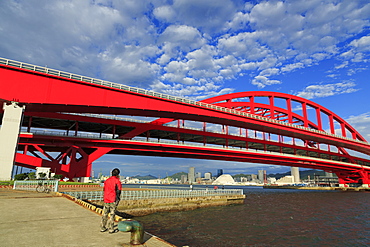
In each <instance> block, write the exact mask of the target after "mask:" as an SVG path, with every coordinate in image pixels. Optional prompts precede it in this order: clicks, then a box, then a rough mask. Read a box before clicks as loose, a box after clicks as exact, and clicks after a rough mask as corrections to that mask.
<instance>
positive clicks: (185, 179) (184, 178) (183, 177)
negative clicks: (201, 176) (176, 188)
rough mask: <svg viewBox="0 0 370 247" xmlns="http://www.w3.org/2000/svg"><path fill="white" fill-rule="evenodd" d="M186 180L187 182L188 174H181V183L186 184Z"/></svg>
mask: <svg viewBox="0 0 370 247" xmlns="http://www.w3.org/2000/svg"><path fill="white" fill-rule="evenodd" d="M186 182H188V176H186V175H181V183H182V184H186Z"/></svg>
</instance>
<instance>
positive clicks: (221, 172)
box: [217, 169, 224, 177]
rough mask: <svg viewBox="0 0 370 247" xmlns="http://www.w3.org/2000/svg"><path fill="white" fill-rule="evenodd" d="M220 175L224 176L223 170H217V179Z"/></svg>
mask: <svg viewBox="0 0 370 247" xmlns="http://www.w3.org/2000/svg"><path fill="white" fill-rule="evenodd" d="M222 174H224V170H222V169H217V177H219V176H221V175H222Z"/></svg>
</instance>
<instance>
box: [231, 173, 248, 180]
mask: <svg viewBox="0 0 370 247" xmlns="http://www.w3.org/2000/svg"><path fill="white" fill-rule="evenodd" d="M250 175H251V174H243V173H240V174H235V175H232V177H233V178H234V179H235V178H242V177H244V178H245V177H248V176H250Z"/></svg>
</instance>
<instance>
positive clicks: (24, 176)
mask: <svg viewBox="0 0 370 247" xmlns="http://www.w3.org/2000/svg"><path fill="white" fill-rule="evenodd" d="M27 177H28V174H27V173H20V174H17V175H15V176H14V180H25V179H26V178H27Z"/></svg>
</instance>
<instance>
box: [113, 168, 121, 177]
mask: <svg viewBox="0 0 370 247" xmlns="http://www.w3.org/2000/svg"><path fill="white" fill-rule="evenodd" d="M119 173H120V170H119V169H118V168H114V169H113V171H112V176H116V177H117V176H118V175H119Z"/></svg>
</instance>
